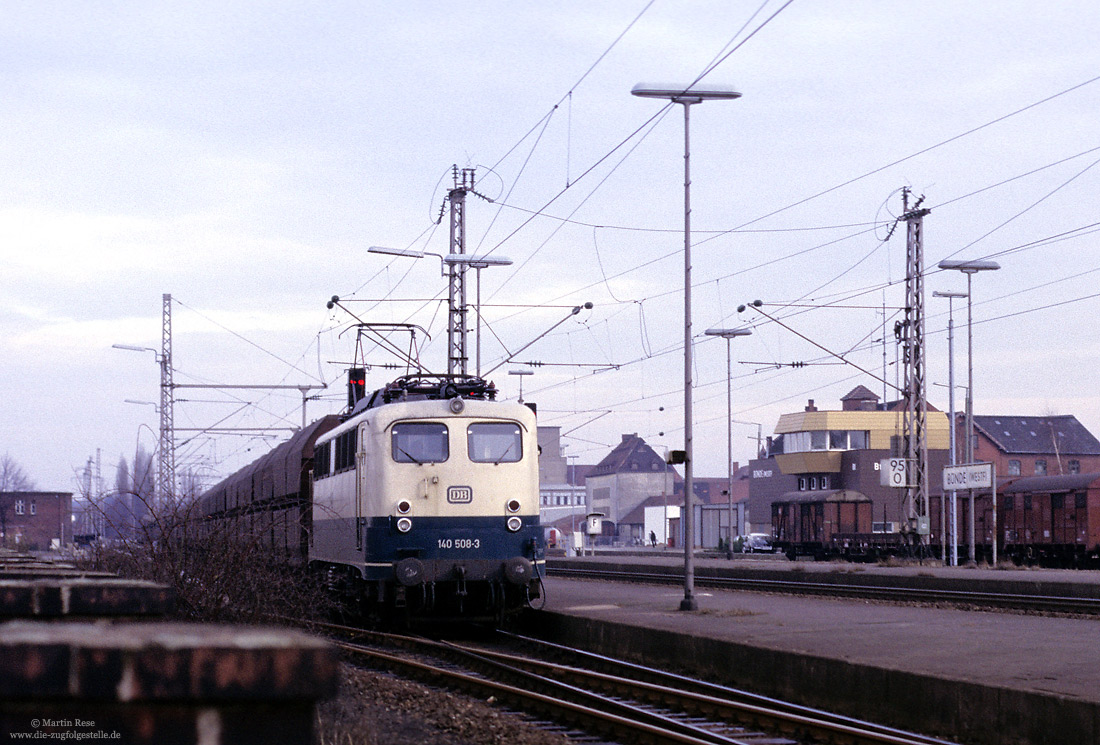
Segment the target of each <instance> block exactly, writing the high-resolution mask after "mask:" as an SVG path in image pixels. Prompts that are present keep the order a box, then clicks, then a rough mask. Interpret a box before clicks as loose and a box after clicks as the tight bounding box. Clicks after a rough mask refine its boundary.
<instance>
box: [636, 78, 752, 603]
mask: <svg viewBox="0 0 1100 745" xmlns="http://www.w3.org/2000/svg"><path fill="white" fill-rule="evenodd" d="M630 92H631V93H632V94H633V95H635V96H640V97H642V98H667V99H668V100H669V101H672V102H673V103H678V104H680V105H682V106H683V107H684V458H685V460H684V521H683V525H684V536H685V538H684V599H683V600H682V601H680V610H698V608H699V603H698V602H697V601H696V599H695V556H694V550H695V534H694V532H693V530H692V499H693V494H692V490H693V489H694V487H695V483H694V474H693V463H692V442H691V440H692V431H691V419H692V405H691V398H692V396H691V114H690V112H691V106H692V104H697V103H702V102H703V101H711V100H715V101H718V100H723V99H734V98H740V97H741V94H740V93H739V92H738V91H736V90H734V89H733V88H731V87H729V86H720V87H711V88H694V87H692V86H691V85H678V84H672V85H664V84H650V83H638V84H637V85H635V86H634V88H633V89H631V91H630Z"/></svg>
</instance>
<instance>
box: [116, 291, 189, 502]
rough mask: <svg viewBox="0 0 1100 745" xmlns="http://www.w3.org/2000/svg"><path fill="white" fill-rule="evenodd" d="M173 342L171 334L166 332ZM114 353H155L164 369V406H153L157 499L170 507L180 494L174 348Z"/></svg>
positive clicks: (127, 346)
mask: <svg viewBox="0 0 1100 745" xmlns="http://www.w3.org/2000/svg"><path fill="white" fill-rule="evenodd" d="M164 297H165V301H166V302H169V300H168V299H169V298H170V297H171V296H170V295H165V296H164ZM166 333H167V334H168V338H169V339H170V338H171V332H170V331H169V332H166ZM111 348H112V349H122V350H124V351H127V352H152V353H153V358H154V359H155V360H156V362H157V365H158V366H159V367H160V406H157V405H156V404H153V406H154V408H155V409H156V412H157V414H158V415H159V416H160V441H159V444H158V453H157V463H158V467H157V489H159V494H157V495H156V497H157V498H158V502H159V504H161V505H162V506H164V505H167V504H168V503H169V502H170V500H171V499H172V497H173V496H174V494H175V492H176V483H175V482H176V437H175V425H174V423H173V415H172V395H173V393H172V392H173V389H174V388H175V385H174V384H173V383H172V355H171V351H170V350H171V344H170V343H168V344H167V345H166V346H165V347H163V348H162V349H161V350H157V349H154V348H153V347H139V346H136V345H134V344H112V345H111ZM127 403H152V402H148V401H141V402H137V401H129V400H128V401H127Z"/></svg>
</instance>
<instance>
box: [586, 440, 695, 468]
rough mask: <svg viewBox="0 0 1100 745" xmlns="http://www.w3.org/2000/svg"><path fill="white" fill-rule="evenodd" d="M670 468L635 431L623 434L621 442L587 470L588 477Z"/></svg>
mask: <svg viewBox="0 0 1100 745" xmlns="http://www.w3.org/2000/svg"><path fill="white" fill-rule="evenodd" d="M663 470H664V471H667V470H671V471H673V472H675V469H673V468H672V466H670V465H668V464H666V463H665V460H664V458H662V457H661V456H659V455H658V454H657V451H655V450H654V449H653V448H651V447H650V446H649V445H647V444H646V441H645V440H643V439H642V438H641V437H638V435H637V433H635V434H630V435H623V439H622V442H620V443H619V444H618V445H616V446H615V449H614V450H612V451H611V452H610V453H608V454H607V456H606V457H605V458H604V459H603V460H601V461H600V462H599V463H597V464H596V466H595V468H593V469H592V470H591V471H589V472H588V477H589V478H591V477H593V476H604V475H607V474H612V473H630V472H641V473H660V472H661V471H663Z"/></svg>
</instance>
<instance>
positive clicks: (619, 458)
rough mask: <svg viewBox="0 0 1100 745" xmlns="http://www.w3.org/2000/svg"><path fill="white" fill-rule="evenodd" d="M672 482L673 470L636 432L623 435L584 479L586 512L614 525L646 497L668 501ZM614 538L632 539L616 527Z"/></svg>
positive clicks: (632, 536)
mask: <svg viewBox="0 0 1100 745" xmlns="http://www.w3.org/2000/svg"><path fill="white" fill-rule="evenodd" d="M675 482H676V471H675V470H673V468H672V466H670V465H668V464H667V463H665V460H664V458H662V457H661V456H660V455H659V454H658V453H657V451H655V450H654V449H653V448H652V447H650V446H649V445H647V444H646V442H645V440H643V439H642V438H640V437H638V435H637V433H634V434H629V435H623V438H622V441H621V442H620V443H619V444H618V445H616V446H615V449H614V450H612V451H611V452H610V453H608V454H607V456H606V457H605V458H604V459H603V460H601V461H600V462H599V463H597V464H596V467H595V468H593V469H592V470H591V471H590V472H589V474H588V477H587V478H586V479H585V491H586V492H587V495H588V510H589V511H590V512H602V513H603V514H604V520H605V523H610V524H611V525H614V526H618V525H619V523H620V522H621V521H622V519H623V518H624V517H626V516H627V515H628V514H629V513H630V512H631V511H633V510H634V509H635V508H637V507H638V505H640V504H641V503H642V502H644V501H645V500H646V499H647V498H649V497H651V496H659V495H662V494H666V495H669V497H670V498H671V497H672V495H674V493H675V491H674V490H675ZM639 530H640V529H639ZM616 535H617V536H618V537H619V539H620V540H627V541H629V540H632V539H633V538H634V537H635V536H634V535H632V532H631V530H630V529H625V532H624V531H619V530H618V529H617V528H616Z"/></svg>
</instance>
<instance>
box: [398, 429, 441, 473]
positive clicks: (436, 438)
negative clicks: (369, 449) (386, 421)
mask: <svg viewBox="0 0 1100 745" xmlns="http://www.w3.org/2000/svg"><path fill="white" fill-rule="evenodd" d="M390 441H391V443H392V446H393V459H394V460H395V461H397V462H398V463H442V462H443V461H445V460H447V458H449V457H450V446H449V445H448V443H447V426H446V425H445V424H438V423H435V422H403V423H401V424H395V425H393V430H392V434H391V436H390Z"/></svg>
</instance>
